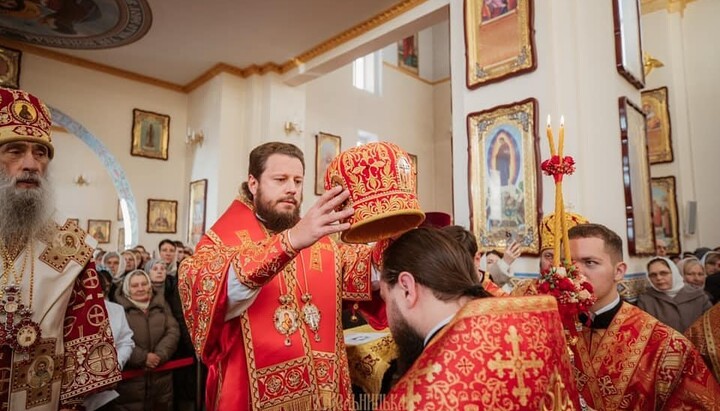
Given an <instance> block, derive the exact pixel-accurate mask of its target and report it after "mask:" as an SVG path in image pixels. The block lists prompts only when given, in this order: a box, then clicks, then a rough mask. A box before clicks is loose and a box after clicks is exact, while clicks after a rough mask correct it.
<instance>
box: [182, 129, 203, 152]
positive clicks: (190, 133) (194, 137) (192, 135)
mask: <svg viewBox="0 0 720 411" xmlns="http://www.w3.org/2000/svg"><path fill="white" fill-rule="evenodd" d="M203 141H205V134H204V133H203V131H202V130H198V131H195V130H193V129H192V128H190V127H188V129H187V136H186V137H185V144H187V145H188V146H190V147H195V146H196V145H197V146H202V143H203Z"/></svg>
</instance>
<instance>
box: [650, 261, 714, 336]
mask: <svg viewBox="0 0 720 411" xmlns="http://www.w3.org/2000/svg"><path fill="white" fill-rule="evenodd" d="M646 276H647V279H648V280H649V281H650V286H651V288H648V289H647V290H646V291H645V293H644V294H641V295H640V297H639V298H638V307H640V308H642V309H643V310H645V311H647V312H648V313H649V314H651V315H652V316H653V317H655V318H657V319H658V320H660V321H661V322H663V323H665V324H667V325H669V326H670V327H672V328H674V329H676V330H678V331H679V332H684V331H685V330H686V329H687V328H688V327H690V325H691V324H692V323H693V322H694V321H695V320H696V319H698V317H700V316H701V315H702V314H703V313H704V312H705V311H707V310H708V309H709V308H710V307H711V305H710V301H709V300H708V297H707V295H705V292H704V291H703V290H700V289H697V288H695V287H693V286H690V285H686V284H685V283H684V282H683V278H682V276H681V275H680V270H678V268H677V266H676V265H675V263H673V262H672V261H670V259H668V258H666V257H653V258H652V259H650V261H649V262H648V264H647V273H646Z"/></svg>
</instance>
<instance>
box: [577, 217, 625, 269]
mask: <svg viewBox="0 0 720 411" xmlns="http://www.w3.org/2000/svg"><path fill="white" fill-rule="evenodd" d="M568 237H569V238H570V239H571V240H573V239H577V238H599V239H601V240H603V243H604V245H605V252H607V253H608V254H610V258H611V259H612V260H613V263H619V262H621V261H622V260H623V249H622V238H620V236H619V235H617V233H615V231H613V230H611V229H609V228H607V227H605V226H604V225H602V224H592V223H588V224H579V225H576V226H575V227H573V228H571V229H570V230H568Z"/></svg>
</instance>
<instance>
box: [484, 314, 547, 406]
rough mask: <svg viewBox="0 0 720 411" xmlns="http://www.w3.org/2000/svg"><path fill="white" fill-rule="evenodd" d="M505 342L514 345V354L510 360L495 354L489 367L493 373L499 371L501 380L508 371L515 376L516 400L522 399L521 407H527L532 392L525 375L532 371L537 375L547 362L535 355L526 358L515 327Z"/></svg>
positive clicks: (509, 331)
mask: <svg viewBox="0 0 720 411" xmlns="http://www.w3.org/2000/svg"><path fill="white" fill-rule="evenodd" d="M505 342H508V343H510V344H511V345H512V353H507V354H508V357H510V358H509V359H507V360H503V359H501V358H502V355H501V354H500V353H495V359H493V360H490V361H488V367H489V368H490V369H491V370H493V371H497V373H498V376H500V378H502V377H503V375H504V374H505V370H508V373H509V374H510V375H515V378H517V387H515V388H513V390H512V393H513V395H514V396H515V397H516V398H519V399H520V405H523V406H526V405H527V404H528V397H529V396H530V393H531V390H530V388H528V387H527V386H526V385H525V373H526V372H528V371H531V370H532V369H535V373H537V370H539V369H541V368H543V367H544V366H545V362H544V361H543V360H541V359H537V355H536V354H535V353H532V354H530V357H531V358H525V357H524V355H523V353H521V352H520V336H519V335H518V333H517V328H515V326H514V325H511V326H510V327H509V328H508V334H507V335H505Z"/></svg>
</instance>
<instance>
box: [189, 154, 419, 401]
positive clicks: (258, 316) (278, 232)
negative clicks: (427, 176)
mask: <svg viewBox="0 0 720 411" xmlns="http://www.w3.org/2000/svg"><path fill="white" fill-rule="evenodd" d="M248 174H249V176H248V181H247V182H246V183H244V184H243V193H242V195H241V196H240V197H238V198H237V199H236V200H235V201H233V203H232V204H231V205H230V207H229V208H228V210H227V211H226V212H225V213H224V214H223V215H222V216H221V217H220V219H219V220H218V221H217V222H216V223H215V225H213V227H212V228H211V229H210V230H209V231H208V232H207V233H206V234H205V236H204V237H203V239H202V240H201V241H200V243H199V244H198V246H197V249H196V252H195V254H194V255H193V256H192V257H188V258H186V259H185V260H184V261H183V263H182V265H181V267H180V271H179V279H180V280H179V288H180V294H181V298H182V303H183V309H184V311H185V319H186V321H187V325H188V330H189V331H190V333H191V336H192V338H193V342H194V344H195V348H196V350H197V352H198V353H199V354H200V355H201V357H202V359H203V361H204V362H205V363H206V364H207V365H208V367H209V375H208V384H207V390H206V391H207V395H206V403H207V408H208V410H250V409H251V410H310V409H313V410H320V409H323V410H324V409H338V410H339V409H352V408H353V401H352V395H351V390H350V377H349V372H348V363H347V355H346V352H345V345H344V342H343V334H342V323H341V317H340V315H341V304H342V300H349V301H352V302H355V303H357V302H360V301H369V300H371V294H372V288H371V276H372V270H371V268H372V266H373V263H377V258H373V255H375V256H379V255H380V253H381V251H380V248H381V247H379V246H376V247H375V249H374V248H371V247H369V246H366V245H348V244H340V243H336V242H335V241H333V240H331V239H330V238H329V237H328V235H329V234H333V233H338V232H341V231H343V230H347V229H348V228H349V227H350V224H349V223H345V222H341V221H344V220H345V219H348V218H350V217H351V216H352V215H353V209H352V208H350V207H346V208H345V209H343V208H342V206H343V205H344V203H345V202H346V201H347V200H348V198H349V196H350V193H349V192H348V190H346V189H342V188H341V187H338V186H336V187H334V188H332V189H329V190H328V191H327V192H326V193H325V194H323V195H322V196H321V197H320V198H319V199H318V200H317V202H316V203H315V205H313V207H311V208H310V209H309V210H308V211H307V213H306V214H305V216H304V217H303V218H302V219H301V218H300V203H301V201H302V188H303V180H304V175H305V164H304V157H303V153H302V151H300V149H299V148H297V147H296V146H294V145H291V144H285V143H266V144H263V145H260V146H258V147H256V148H255V149H253V151H252V152H251V153H250V160H249V173H248ZM418 224H419V222H418ZM378 244H381V243H378ZM374 250H375V252H374ZM376 294H377V293H376ZM376 302H378V303H379V304H375V305H369V307H370V308H378V307H382V308H380V309H379V310H378V311H377V313H376V314H375V315H373V313H371V312H369V311H365V312H364V314H365V316H366V318H367V319H368V322H369V323H371V324H374V325H376V326H377V325H380V326H382V325H384V324H385V315H384V306H383V305H382V302H381V301H379V298H378V299H377V300H376Z"/></svg>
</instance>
